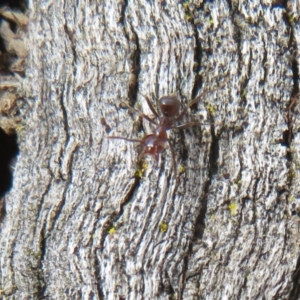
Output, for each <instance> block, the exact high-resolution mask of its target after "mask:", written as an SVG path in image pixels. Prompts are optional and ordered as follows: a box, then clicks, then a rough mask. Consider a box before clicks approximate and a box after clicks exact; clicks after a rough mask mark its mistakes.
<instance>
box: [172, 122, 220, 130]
mask: <svg viewBox="0 0 300 300" xmlns="http://www.w3.org/2000/svg"><path fill="white" fill-rule="evenodd" d="M196 125H221V123H199V122H189V123H186V124H182V125H178V126H173V127H171V129H185V128H189V127H193V126H196Z"/></svg>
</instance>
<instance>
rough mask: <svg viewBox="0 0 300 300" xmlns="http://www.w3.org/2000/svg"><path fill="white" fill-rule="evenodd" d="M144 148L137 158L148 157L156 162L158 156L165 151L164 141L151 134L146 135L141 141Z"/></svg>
mask: <svg viewBox="0 0 300 300" xmlns="http://www.w3.org/2000/svg"><path fill="white" fill-rule="evenodd" d="M142 143H143V145H144V147H143V151H142V152H141V154H140V157H139V158H142V157H143V156H145V155H150V156H153V157H154V158H155V160H156V161H158V158H159V155H160V154H161V153H162V152H163V151H164V150H165V149H166V146H167V145H166V141H165V140H163V139H161V138H160V137H157V136H155V135H153V134H150V135H147V136H146V137H145V138H144V139H143V141H142Z"/></svg>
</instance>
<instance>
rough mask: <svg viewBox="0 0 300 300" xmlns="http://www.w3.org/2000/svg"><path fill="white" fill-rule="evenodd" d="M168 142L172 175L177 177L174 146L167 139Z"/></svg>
mask: <svg viewBox="0 0 300 300" xmlns="http://www.w3.org/2000/svg"><path fill="white" fill-rule="evenodd" d="M168 143H169V147H170V151H171V156H172V170H174V177H175V178H176V177H177V171H176V160H175V151H174V147H173V145H172V143H171V141H170V140H169V139H168Z"/></svg>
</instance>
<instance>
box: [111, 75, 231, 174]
mask: <svg viewBox="0 0 300 300" xmlns="http://www.w3.org/2000/svg"><path fill="white" fill-rule="evenodd" d="M227 81H228V79H227V80H225V82H224V83H223V84H222V85H221V86H219V87H218V88H215V89H213V90H211V91H205V92H202V93H201V94H200V95H199V96H197V97H196V98H195V99H194V100H192V101H191V102H189V103H188V104H187V105H186V106H185V107H184V108H183V110H182V111H181V112H180V106H181V104H180V101H179V100H178V99H177V98H176V97H175V96H162V97H161V98H160V99H159V101H158V102H159V108H160V111H161V113H162V115H161V116H160V115H159V114H158V112H157V111H156V110H155V108H154V107H153V105H152V103H151V101H150V99H149V98H148V97H147V96H145V95H142V96H143V97H144V98H145V99H146V101H147V104H148V106H149V108H150V110H151V112H152V113H153V114H154V116H155V117H154V118H150V117H149V116H147V115H146V114H144V113H141V112H139V111H138V110H135V111H136V112H137V113H138V114H139V115H140V116H141V117H142V118H144V119H146V120H148V121H149V122H150V123H152V124H154V125H155V126H156V127H155V129H154V130H153V132H152V133H151V134H148V135H146V136H145V137H143V138H142V139H141V140H139V139H130V138H126V137H122V136H108V138H109V139H121V140H125V141H128V142H137V143H140V144H141V145H142V151H141V153H140V155H139V160H140V159H141V158H143V157H144V156H145V155H149V156H152V157H153V158H154V159H155V160H156V162H158V159H159V156H160V154H161V153H162V152H163V151H164V150H165V149H166V148H167V144H169V147H170V151H171V155H172V169H173V170H174V173H175V177H176V168H175V166H176V161H175V153H174V147H173V145H172V143H171V141H170V139H169V138H168V133H167V132H168V131H169V130H171V129H185V128H188V127H192V126H194V125H211V124H205V123H199V122H189V123H186V124H181V125H177V123H178V122H179V121H180V120H181V119H182V118H183V117H184V116H185V114H186V113H187V111H188V108H190V107H191V106H193V105H194V104H196V103H198V102H199V101H200V99H201V98H203V97H204V96H205V95H207V94H210V93H213V92H215V91H216V90H219V89H221V88H223V87H224V86H225V85H226V83H227ZM212 124H213V123H212Z"/></svg>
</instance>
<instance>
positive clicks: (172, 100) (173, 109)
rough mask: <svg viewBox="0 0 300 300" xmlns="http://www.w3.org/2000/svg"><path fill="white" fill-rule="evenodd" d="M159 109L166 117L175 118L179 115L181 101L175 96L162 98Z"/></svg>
mask: <svg viewBox="0 0 300 300" xmlns="http://www.w3.org/2000/svg"><path fill="white" fill-rule="evenodd" d="M159 107H160V110H161V112H162V114H163V115H164V117H167V118H173V117H175V116H176V115H177V114H178V113H179V109H180V101H179V100H178V99H177V98H176V97H175V96H162V97H161V98H160V99H159Z"/></svg>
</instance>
